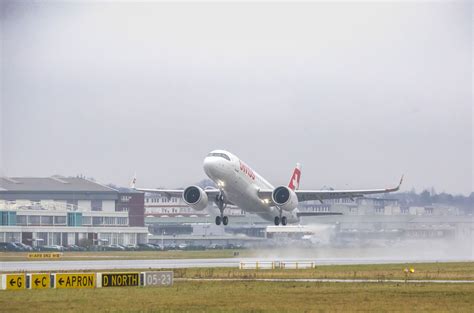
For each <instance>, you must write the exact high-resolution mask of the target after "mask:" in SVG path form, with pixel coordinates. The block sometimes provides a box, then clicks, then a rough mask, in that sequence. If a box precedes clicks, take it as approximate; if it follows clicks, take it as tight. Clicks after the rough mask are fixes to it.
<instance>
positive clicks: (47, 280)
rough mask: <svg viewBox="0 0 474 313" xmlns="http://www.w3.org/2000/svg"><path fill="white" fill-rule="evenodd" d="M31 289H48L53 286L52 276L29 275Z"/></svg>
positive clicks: (47, 274)
mask: <svg viewBox="0 0 474 313" xmlns="http://www.w3.org/2000/svg"><path fill="white" fill-rule="evenodd" d="M28 278H29V284H28V288H30V289H46V288H49V287H50V286H51V275H50V274H49V273H46V274H44V273H43V274H28Z"/></svg>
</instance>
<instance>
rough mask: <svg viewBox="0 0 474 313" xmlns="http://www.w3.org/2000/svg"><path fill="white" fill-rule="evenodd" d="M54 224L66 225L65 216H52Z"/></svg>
mask: <svg viewBox="0 0 474 313" xmlns="http://www.w3.org/2000/svg"><path fill="white" fill-rule="evenodd" d="M54 224H55V225H66V217H65V216H55V217H54Z"/></svg>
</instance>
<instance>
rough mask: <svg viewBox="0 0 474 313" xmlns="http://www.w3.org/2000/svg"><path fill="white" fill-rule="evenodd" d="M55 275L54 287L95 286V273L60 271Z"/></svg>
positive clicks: (81, 287)
mask: <svg viewBox="0 0 474 313" xmlns="http://www.w3.org/2000/svg"><path fill="white" fill-rule="evenodd" d="M53 275H54V280H53V282H54V288H80V289H83V288H95V285H96V279H95V278H96V277H95V276H96V275H95V273H58V274H53Z"/></svg>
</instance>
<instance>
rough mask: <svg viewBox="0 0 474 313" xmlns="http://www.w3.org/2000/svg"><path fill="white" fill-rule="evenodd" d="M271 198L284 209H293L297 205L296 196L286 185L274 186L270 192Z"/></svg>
mask: <svg viewBox="0 0 474 313" xmlns="http://www.w3.org/2000/svg"><path fill="white" fill-rule="evenodd" d="M272 200H273V202H274V203H275V204H276V205H278V206H279V207H280V208H281V209H282V210H284V211H293V210H294V209H295V208H297V207H298V196H297V195H296V193H295V192H294V191H293V190H291V189H290V188H288V187H286V186H280V187H277V188H275V190H273V192H272Z"/></svg>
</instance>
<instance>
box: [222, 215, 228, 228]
mask: <svg viewBox="0 0 474 313" xmlns="http://www.w3.org/2000/svg"><path fill="white" fill-rule="evenodd" d="M222 224H224V226H226V225H227V224H229V218H228V217H227V216H224V217H223V218H222Z"/></svg>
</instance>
